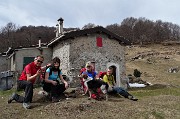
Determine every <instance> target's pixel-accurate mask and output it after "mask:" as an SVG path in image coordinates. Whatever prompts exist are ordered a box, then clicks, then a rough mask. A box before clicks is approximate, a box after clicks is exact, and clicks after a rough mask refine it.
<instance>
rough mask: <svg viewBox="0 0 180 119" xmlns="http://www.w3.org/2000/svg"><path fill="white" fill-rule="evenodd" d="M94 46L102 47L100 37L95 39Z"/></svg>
mask: <svg viewBox="0 0 180 119" xmlns="http://www.w3.org/2000/svg"><path fill="white" fill-rule="evenodd" d="M96 44H97V47H102V38H101V37H97V38H96Z"/></svg>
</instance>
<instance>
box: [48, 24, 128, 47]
mask: <svg viewBox="0 0 180 119" xmlns="http://www.w3.org/2000/svg"><path fill="white" fill-rule="evenodd" d="M94 33H104V34H107V35H108V36H109V38H111V39H116V40H118V41H119V43H120V44H122V45H130V44H131V43H130V41H128V40H127V39H125V38H124V37H122V36H118V35H116V34H114V33H112V32H110V31H109V30H107V29H105V28H103V27H101V26H98V27H94V28H89V29H83V30H75V31H70V32H65V33H63V34H62V35H60V36H59V37H56V38H54V39H52V40H51V41H50V42H49V43H48V46H53V45H54V44H55V43H58V42H59V41H60V40H66V39H69V38H75V37H79V36H83V35H88V34H94Z"/></svg>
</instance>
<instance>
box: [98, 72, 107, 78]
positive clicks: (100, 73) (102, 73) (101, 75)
mask: <svg viewBox="0 0 180 119" xmlns="http://www.w3.org/2000/svg"><path fill="white" fill-rule="evenodd" d="M106 74H107V72H99V78H100V79H103V77H104V75H106Z"/></svg>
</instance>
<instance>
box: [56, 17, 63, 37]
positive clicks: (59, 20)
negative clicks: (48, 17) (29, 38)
mask: <svg viewBox="0 0 180 119" xmlns="http://www.w3.org/2000/svg"><path fill="white" fill-rule="evenodd" d="M57 21H58V25H59V34H63V21H64V19H63V18H59V19H58V20H57Z"/></svg>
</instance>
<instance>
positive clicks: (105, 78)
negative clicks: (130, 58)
mask: <svg viewBox="0 0 180 119" xmlns="http://www.w3.org/2000/svg"><path fill="white" fill-rule="evenodd" d="M103 81H104V82H106V83H108V77H107V76H106V75H104V76H103Z"/></svg>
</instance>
